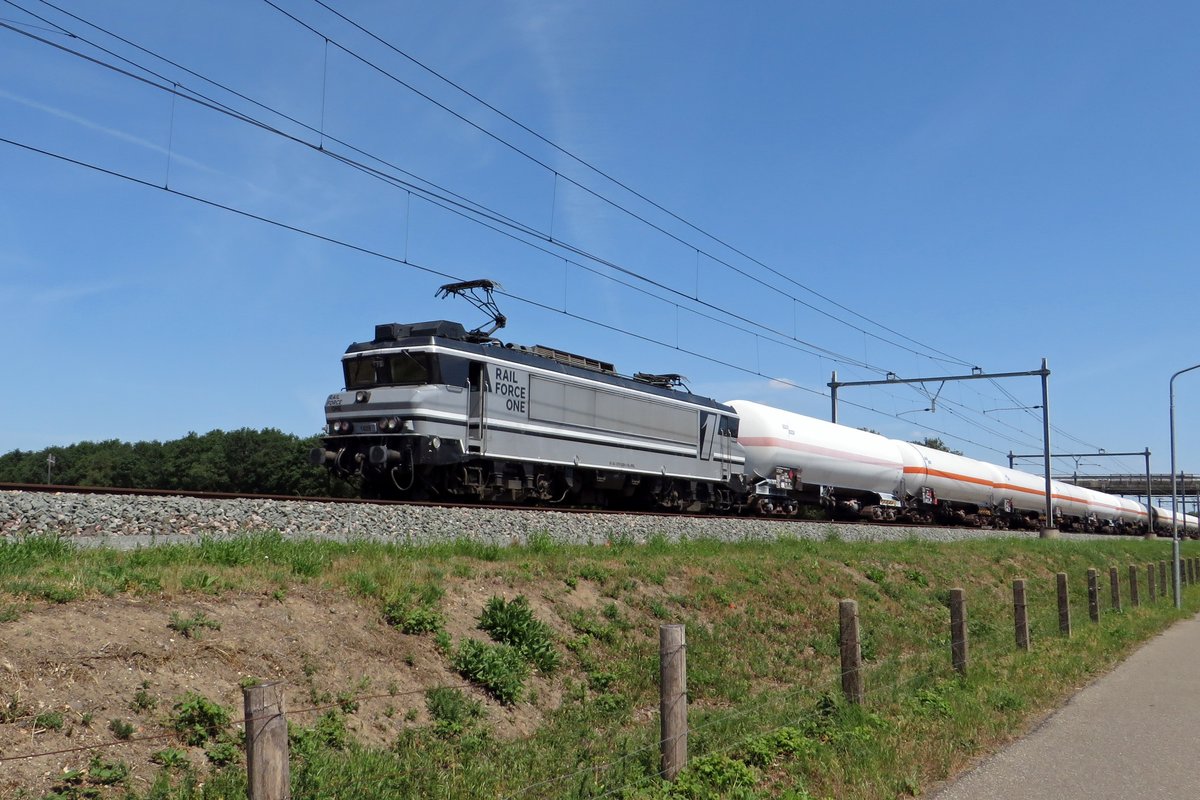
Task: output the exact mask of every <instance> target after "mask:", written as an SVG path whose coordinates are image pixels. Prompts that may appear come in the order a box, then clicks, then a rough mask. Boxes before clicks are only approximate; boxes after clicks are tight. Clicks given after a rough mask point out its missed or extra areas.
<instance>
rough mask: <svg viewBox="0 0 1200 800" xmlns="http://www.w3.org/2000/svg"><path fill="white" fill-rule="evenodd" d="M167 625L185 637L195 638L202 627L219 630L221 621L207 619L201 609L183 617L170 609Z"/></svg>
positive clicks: (198, 635)
mask: <svg viewBox="0 0 1200 800" xmlns="http://www.w3.org/2000/svg"><path fill="white" fill-rule="evenodd" d="M167 627H168V628H170V629H171V630H173V631H178V632H179V633H181V634H183V636H184V638H185V639H197V638H199V637H200V630H201V629H202V628H210V629H212V630H214V631H219V630H221V623H219V622H217V621H216V620H215V619H209V618H208V616H207V615H206V614H205V613H204V612H203V611H197V612H196V613H195V614H193V615H192V616H190V617H184V616H183V615H182V614H180V613H179V612H178V611H172V612H171V621H170V622H168V623H167Z"/></svg>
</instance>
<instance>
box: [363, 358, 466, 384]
mask: <svg viewBox="0 0 1200 800" xmlns="http://www.w3.org/2000/svg"><path fill="white" fill-rule="evenodd" d="M342 367H343V369H344V370H345V372H346V389H348V390H351V389H370V388H372V387H375V386H422V385H425V384H430V383H449V384H454V385H455V386H462V385H465V384H466V382H467V378H466V375H467V367H466V359H462V358H456V357H454V356H440V357H439V356H435V355H433V354H432V353H419V352H418V353H413V352H408V351H403V352H399V353H388V354H386V355H379V354H375V355H363V356H359V357H358V358H351V359H348V360H346V361H343V362H342Z"/></svg>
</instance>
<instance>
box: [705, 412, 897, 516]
mask: <svg viewBox="0 0 1200 800" xmlns="http://www.w3.org/2000/svg"><path fill="white" fill-rule="evenodd" d="M728 405H730V406H731V407H732V408H734V409H735V410H736V411H737V413H738V417H739V418H740V420H741V421H740V423H739V431H740V432H739V434H738V444H740V445H741V446H742V450H743V451H744V452H745V454H746V480H747V483H748V484H750V486H751V487H752V494H751V497H750V499H749V502H750V503H751V504H753V505H754V506H756V507H757V508H759V509H760V510H762V511H765V512H768V513H769V512H774V511H782V512H785V513H795V511H796V510H797V508H798V507H799V506H800V505H801V504H813V503H819V504H821V505H823V506H825V507H826V508H829V509H831V510H838V511H841V512H843V513H852V514H855V515H858V514H865V515H866V516H868V517H873V518H876V519H884V518H885V512H884V511H883V509H885V508H891V509H896V508H898V507H899V505H900V503H899V501H898V500H897V498H896V496H895V492H896V490H897V488H898V487H899V486H900V485H901V479H902V477H903V474H904V464H903V462H902V460H901V457H900V453H899V451H898V450H897V448H896V443H895V442H893V441H891V440H890V439H887V438H885V437H883V436H880V435H878V434H874V433H869V432H867V431H860V430H856V429H854V428H847V427H845V426H843V425H836V424H834V423H832V422H825V421H823V420H819V419H815V418H813V417H806V416H804V415H802V414H795V413H792V412H790V411H783V410H782V409H778V408H772V407H771V406H765V405H762V404H761V403H754V402H751V401H749V400H731V401H729V403H728ZM892 518H894V514H893V517H892Z"/></svg>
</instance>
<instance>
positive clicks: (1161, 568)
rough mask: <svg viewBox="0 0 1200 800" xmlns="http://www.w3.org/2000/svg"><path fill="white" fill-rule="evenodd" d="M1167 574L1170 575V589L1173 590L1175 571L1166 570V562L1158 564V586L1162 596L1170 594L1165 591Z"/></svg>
mask: <svg viewBox="0 0 1200 800" xmlns="http://www.w3.org/2000/svg"><path fill="white" fill-rule="evenodd" d="M1168 572H1169V573H1170V574H1171V589H1172V590H1174V587H1175V571H1174V570H1168V569H1167V562H1165V561H1160V562H1158V585H1159V586H1161V587H1162V593H1163V594H1164V595H1167V594H1170V592H1168V591H1167V573H1168Z"/></svg>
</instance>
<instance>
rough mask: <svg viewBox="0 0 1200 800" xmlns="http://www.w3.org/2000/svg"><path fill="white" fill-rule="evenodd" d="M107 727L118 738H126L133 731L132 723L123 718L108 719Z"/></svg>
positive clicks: (131, 734)
mask: <svg viewBox="0 0 1200 800" xmlns="http://www.w3.org/2000/svg"><path fill="white" fill-rule="evenodd" d="M108 729H109V730H110V731H112V733H113V736H116V737H117V738H118V739H128V738H129V737H130V736H133V731H134V727H133V725H131V724H130V723H128V722H126V721H125V720H123V719H110V720H109V721H108Z"/></svg>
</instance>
